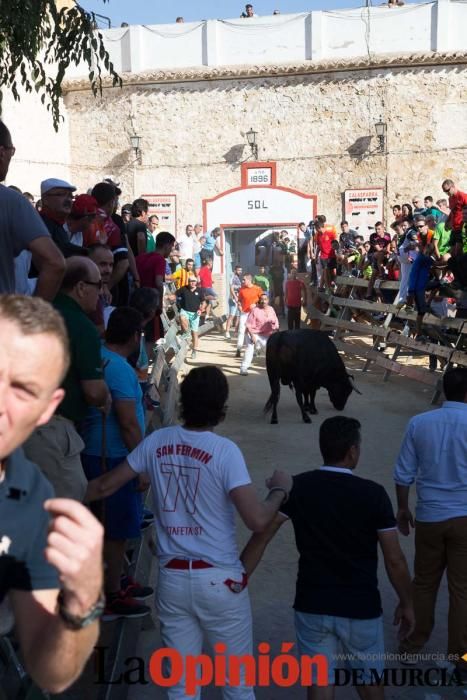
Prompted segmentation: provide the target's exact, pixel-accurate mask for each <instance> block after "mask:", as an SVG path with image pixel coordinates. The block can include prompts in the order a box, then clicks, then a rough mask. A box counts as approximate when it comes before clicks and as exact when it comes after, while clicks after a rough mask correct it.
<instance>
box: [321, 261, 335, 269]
mask: <svg viewBox="0 0 467 700" xmlns="http://www.w3.org/2000/svg"><path fill="white" fill-rule="evenodd" d="M320 261H321V267H322V268H323V270H326V269H327V270H335V269H336V265H337V263H336V258H320Z"/></svg>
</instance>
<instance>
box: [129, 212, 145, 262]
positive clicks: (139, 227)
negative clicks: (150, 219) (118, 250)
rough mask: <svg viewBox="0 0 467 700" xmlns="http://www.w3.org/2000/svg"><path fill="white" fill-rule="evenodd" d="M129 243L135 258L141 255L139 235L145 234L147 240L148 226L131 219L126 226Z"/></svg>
mask: <svg viewBox="0 0 467 700" xmlns="http://www.w3.org/2000/svg"><path fill="white" fill-rule="evenodd" d="M126 230H127V236H128V243H129V244H130V247H131V250H132V251H133V254H134V255H135V257H136V256H137V255H139V253H138V233H144V238H146V224H143V222H142V221H140V220H139V219H130V221H129V222H128V223H127V225H126Z"/></svg>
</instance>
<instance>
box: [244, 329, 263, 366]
mask: <svg viewBox="0 0 467 700" xmlns="http://www.w3.org/2000/svg"><path fill="white" fill-rule="evenodd" d="M268 338H269V336H268V335H257V336H256V339H257V340H256V342H257V343H258V344H259V345H261V347H262V348H265V347H266V343H267V342H268ZM254 353H255V346H254V343H253V341H252V339H251V337H250V336H248V340H247V346H246V349H245V355H244V357H243V362H242V366H241V371H242V372H245V371H246V370H247V369H248V367H249V366H250V365H251V363H252V362H253V355H254Z"/></svg>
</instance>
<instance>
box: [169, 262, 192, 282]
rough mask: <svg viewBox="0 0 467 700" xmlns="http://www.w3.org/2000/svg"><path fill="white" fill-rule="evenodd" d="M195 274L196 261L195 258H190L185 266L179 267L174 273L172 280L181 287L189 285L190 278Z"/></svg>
mask: <svg viewBox="0 0 467 700" xmlns="http://www.w3.org/2000/svg"><path fill="white" fill-rule="evenodd" d="M194 274H195V262H194V260H193V258H188V259H187V261H186V263H185V267H179V268H178V270H175V272H174V273H173V275H172V281H173V282H175V287H176V288H177V289H181V288H182V287H186V286H187V285H188V280H189V278H190V277H193V276H194Z"/></svg>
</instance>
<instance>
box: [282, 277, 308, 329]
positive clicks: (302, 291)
mask: <svg viewBox="0 0 467 700" xmlns="http://www.w3.org/2000/svg"><path fill="white" fill-rule="evenodd" d="M306 303H307V299H306V287H305V285H304V284H303V282H302V281H301V280H298V279H297V270H296V269H295V268H294V267H293V268H292V269H291V270H290V275H289V278H288V280H287V282H286V284H285V305H286V306H287V327H288V329H289V331H291V330H298V329H299V328H300V308H301V306H306Z"/></svg>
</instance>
